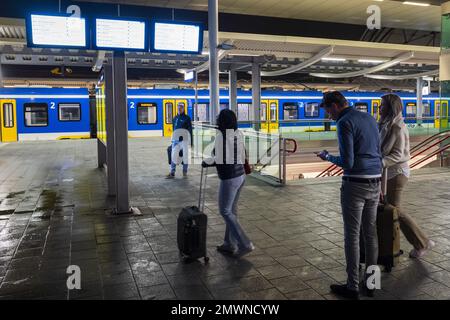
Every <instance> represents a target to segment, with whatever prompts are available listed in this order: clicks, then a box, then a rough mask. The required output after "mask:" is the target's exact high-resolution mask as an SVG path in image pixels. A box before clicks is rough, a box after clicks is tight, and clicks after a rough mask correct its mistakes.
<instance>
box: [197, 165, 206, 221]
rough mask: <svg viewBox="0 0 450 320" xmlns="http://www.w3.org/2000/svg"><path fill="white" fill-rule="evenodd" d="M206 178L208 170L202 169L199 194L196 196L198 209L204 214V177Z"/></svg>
mask: <svg viewBox="0 0 450 320" xmlns="http://www.w3.org/2000/svg"><path fill="white" fill-rule="evenodd" d="M207 176H208V168H203V166H202V170H201V173H200V192H199V194H198V209H199V210H200V211H201V212H204V209H205V189H206V177H207Z"/></svg>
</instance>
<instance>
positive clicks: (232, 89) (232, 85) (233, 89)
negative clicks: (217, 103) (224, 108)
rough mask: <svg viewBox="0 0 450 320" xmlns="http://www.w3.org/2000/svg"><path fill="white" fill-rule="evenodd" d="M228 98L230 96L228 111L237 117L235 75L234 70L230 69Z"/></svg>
mask: <svg viewBox="0 0 450 320" xmlns="http://www.w3.org/2000/svg"><path fill="white" fill-rule="evenodd" d="M228 90H229V96H230V98H229V99H230V109H231V110H232V111H234V113H236V115H237V73H236V69H234V68H233V67H231V69H230V71H229V85H228Z"/></svg>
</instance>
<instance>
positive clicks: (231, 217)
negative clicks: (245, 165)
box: [219, 175, 251, 249]
mask: <svg viewBox="0 0 450 320" xmlns="http://www.w3.org/2000/svg"><path fill="white" fill-rule="evenodd" d="M244 182H245V176H244V175H242V176H239V177H236V178H232V179H227V180H220V184H219V211H220V214H221V215H222V217H223V219H224V220H225V223H226V229H225V239H224V245H225V246H228V247H230V248H233V249H235V248H240V249H241V248H242V249H246V248H249V247H250V244H251V242H250V240H249V238H248V237H247V235H246V234H245V232H244V230H243V229H242V227H241V225H240V224H239V222H238V218H237V203H238V200H239V195H240V193H241V190H242V187H243V186H244Z"/></svg>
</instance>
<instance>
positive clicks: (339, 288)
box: [330, 284, 359, 300]
mask: <svg viewBox="0 0 450 320" xmlns="http://www.w3.org/2000/svg"><path fill="white" fill-rule="evenodd" d="M330 289H331V292H333V293H334V294H336V295H338V296H341V297H343V298H347V299H352V300H359V292H358V291H356V290H350V289H349V288H347V285H345V284H332V285H331V286H330Z"/></svg>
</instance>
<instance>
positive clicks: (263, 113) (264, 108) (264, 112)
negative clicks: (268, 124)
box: [259, 102, 267, 121]
mask: <svg viewBox="0 0 450 320" xmlns="http://www.w3.org/2000/svg"><path fill="white" fill-rule="evenodd" d="M259 114H260V116H261V121H267V103H265V102H263V103H261V109H260V110H259Z"/></svg>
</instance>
